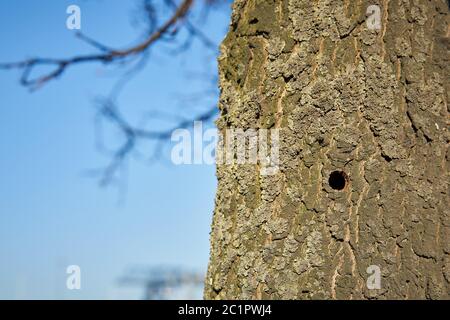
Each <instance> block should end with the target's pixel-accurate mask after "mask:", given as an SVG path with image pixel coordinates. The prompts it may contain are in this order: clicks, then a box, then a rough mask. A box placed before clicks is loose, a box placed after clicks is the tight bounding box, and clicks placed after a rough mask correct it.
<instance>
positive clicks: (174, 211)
mask: <svg viewBox="0 0 450 320" xmlns="http://www.w3.org/2000/svg"><path fill="white" fill-rule="evenodd" d="M138 3H139V0H136V1H120V0H109V1H52V0H46V1H24V0H16V1H1V2H0V26H1V27H0V43H1V44H2V49H1V50H0V61H1V62H9V61H16V60H20V59H23V58H26V57H30V56H50V57H65V56H71V55H73V54H76V53H88V52H92V51H93V49H91V48H89V46H87V45H86V44H84V43H82V42H81V41H80V40H77V39H76V38H75V36H74V32H73V31H71V30H68V29H67V28H66V26H65V23H66V18H67V16H68V15H67V14H66V8H67V6H69V5H71V4H77V5H79V6H80V8H81V12H82V30H81V31H82V32H83V33H85V34H87V35H89V36H90V37H92V38H95V39H100V40H101V41H102V42H103V43H107V44H109V45H111V46H116V47H120V46H124V45H127V44H130V43H133V41H134V40H136V39H139V35H141V31H142V28H141V29H140V28H138V27H136V26H134V25H133V23H131V22H132V21H133V17H135V16H136V8H137V4H138ZM228 20H229V12H228V9H226V8H224V9H222V10H219V11H212V13H211V16H210V18H209V20H208V21H207V22H206V25H205V29H206V30H207V31H208V35H209V36H210V37H211V38H213V39H214V40H215V41H216V42H220V40H221V39H222V38H223V36H224V35H225V32H226V30H227V26H228ZM197 72H207V73H208V74H210V75H214V74H215V72H216V66H215V61H214V53H211V52H208V51H207V50H206V49H205V48H203V47H201V46H199V45H195V46H194V47H193V49H192V50H191V51H189V52H188V53H186V54H185V55H183V56H177V57H174V56H168V55H167V54H166V53H164V52H163V51H161V50H158V48H155V50H154V51H153V52H152V55H151V57H150V63H149V65H148V67H147V68H146V69H145V70H144V71H143V72H142V73H140V74H139V75H138V76H137V77H136V78H135V80H134V81H133V82H132V83H130V85H129V86H128V87H127V88H126V89H125V91H124V92H123V94H122V95H121V97H120V101H119V102H120V105H121V106H122V107H126V108H127V109H126V113H125V114H126V115H127V116H128V117H129V119H130V121H135V120H138V119H139V117H141V116H142V114H143V113H144V112H145V111H146V110H149V109H161V108H164V110H168V111H174V112H180V113H185V114H191V113H192V112H193V113H194V114H195V112H197V111H201V110H204V108H207V107H209V105H208V104H211V103H213V101H214V99H215V97H214V96H209V97H206V99H200V100H197V101H196V102H194V103H191V104H189V105H183V103H181V102H180V101H182V100H180V97H183V96H185V95H189V94H193V93H201V92H203V91H204V90H205V89H209V88H210V87H211V83H208V82H207V81H205V80H204V79H202V78H200V77H198V76H196V74H197ZM117 74H119V73H118V72H117V71H114V68H112V69H111V68H105V67H104V66H102V65H98V64H90V65H79V66H76V67H73V68H70V69H69V70H68V71H67V72H66V73H65V74H64V75H63V77H62V78H60V79H59V80H57V81H53V82H51V83H49V84H48V85H47V86H45V87H44V88H42V89H40V90H38V91H36V92H33V93H30V92H29V91H28V90H27V89H26V88H24V87H21V86H20V85H19V83H18V79H19V76H20V73H19V72H18V71H1V72H0V92H1V94H0V146H1V153H0V256H1V263H0V298H1V299H16V298H21V299H53V298H58V299H108V298H140V297H141V296H142V290H138V289H136V290H135V289H129V290H128V289H126V288H121V287H119V286H118V284H117V279H118V278H119V277H120V276H122V275H123V274H124V273H125V272H126V270H127V268H129V267H132V266H135V265H145V266H152V265H161V264H167V265H177V266H184V267H186V268H190V269H195V270H201V271H205V270H206V266H207V262H208V255H209V229H210V223H211V219H212V211H213V205H214V195H215V188H216V178H215V175H214V172H215V168H214V167H213V166H207V165H192V166H187V165H185V166H174V165H171V164H154V165H151V166H148V165H147V164H145V163H141V162H138V161H131V162H130V163H129V165H128V170H127V171H128V176H127V178H126V185H127V189H126V192H125V194H122V196H120V195H119V194H120V193H119V192H118V190H117V188H107V189H104V188H99V186H98V183H97V182H98V181H97V180H96V179H94V178H90V177H87V176H86V174H85V172H86V170H87V169H91V168H95V167H101V166H104V165H105V164H106V163H107V161H108V160H109V159H108V157H105V156H104V155H102V154H101V153H99V152H98V150H96V148H95V124H94V116H95V111H94V108H93V100H94V99H95V98H96V97H97V96H99V95H106V94H108V93H109V91H110V89H111V87H112V86H113V84H114V81H115V80H117V77H113V76H114V75H117ZM180 108H181V110H180ZM183 108H184V109H183ZM111 136H112V135H111ZM112 137H114V136H112ZM146 148H147V149H149V148H151V147H150V146H142V150H141V151H144V152H146V151H151V150H147V149H146ZM118 198H123V199H124V201H122V202H121V204H118ZM71 264H76V265H79V266H80V267H81V270H82V289H81V290H79V291H69V290H67V289H66V288H65V281H66V274H65V271H66V267H67V266H68V265H71Z"/></svg>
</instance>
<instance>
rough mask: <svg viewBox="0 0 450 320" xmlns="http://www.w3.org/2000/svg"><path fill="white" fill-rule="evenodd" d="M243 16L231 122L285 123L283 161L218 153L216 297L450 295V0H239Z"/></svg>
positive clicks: (224, 57)
mask: <svg viewBox="0 0 450 320" xmlns="http://www.w3.org/2000/svg"><path fill="white" fill-rule="evenodd" d="M369 5H378V6H379V7H380V8H381V18H382V20H381V29H380V30H369V28H368V27H367V25H366V9H367V7H368V6H369ZM231 20H232V21H231V25H230V30H229V33H228V35H227V37H226V39H225V40H224V42H223V44H222V46H221V56H220V58H219V71H220V86H221V97H220V102H219V108H220V111H221V115H220V118H219V120H218V121H217V125H218V128H219V130H221V131H224V130H225V129H227V128H241V129H244V130H246V129H250V128H254V129H259V128H263V129H271V128H279V129H280V143H281V145H280V171H279V172H278V173H277V174H275V175H272V176H263V175H260V171H259V168H258V165H254V164H249V165H237V164H235V165H226V164H223V165H222V164H221V165H218V167H217V178H218V190H217V196H216V208H215V211H214V217H213V223H212V232H211V257H210V263H209V267H208V273H207V278H206V286H205V298H207V299H225V298H226V299H237V298H241V299H330V298H335V299H369V298H370V299H372V298H376V299H386V298H393V299H407V298H410V299H412V298H418V299H442V298H447V299H448V298H449V297H450V239H449V232H450V219H449V217H450V211H449V196H448V181H449V179H448V167H449V161H448V160H449V152H448V148H447V146H448V143H449V140H450V134H449V131H448V111H449V96H448V92H449V90H448V89H449V74H450V73H449V68H450V67H449V66H450V63H449V43H450V39H449V35H450V31H449V30H450V29H449V24H448V23H449V9H448V6H447V3H446V1H444V0H436V1H425V0H411V1H407V0H398V1H397V0H395V1H394V0H371V1H365V0H358V1H350V0H318V1H310V0H235V2H234V9H233V14H232V19H231ZM335 170H341V171H343V172H345V174H346V175H347V176H348V183H347V185H346V187H345V188H344V189H343V190H334V189H333V188H332V187H330V185H329V181H328V179H329V175H330V173H331V172H333V171H335ZM370 265H376V266H378V267H379V268H380V270H381V276H382V279H381V288H380V289H369V288H368V287H367V286H366V280H367V278H368V277H369V274H367V272H366V270H367V268H368V267H369V266H370Z"/></svg>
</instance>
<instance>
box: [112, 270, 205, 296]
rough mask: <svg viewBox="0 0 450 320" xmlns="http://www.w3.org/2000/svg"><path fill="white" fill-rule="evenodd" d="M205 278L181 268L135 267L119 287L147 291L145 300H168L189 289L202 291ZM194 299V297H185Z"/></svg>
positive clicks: (120, 282) (121, 279) (122, 279)
mask: <svg viewBox="0 0 450 320" xmlns="http://www.w3.org/2000/svg"><path fill="white" fill-rule="evenodd" d="M204 279H205V276H204V274H202V273H199V272H194V271H188V270H184V269H182V268H179V267H165V266H158V267H133V268H131V269H130V270H128V271H127V272H126V274H125V275H124V276H122V277H120V278H119V280H118V284H119V286H140V287H144V289H145V295H144V299H145V300H168V299H171V298H174V296H173V295H174V292H176V291H177V290H178V291H182V290H183V289H189V290H190V292H191V293H192V292H193V291H195V290H197V291H201V290H202V289H203V282H204ZM183 298H184V299H192V298H193V297H192V296H190V297H183Z"/></svg>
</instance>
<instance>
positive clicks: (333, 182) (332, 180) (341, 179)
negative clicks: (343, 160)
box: [328, 171, 348, 190]
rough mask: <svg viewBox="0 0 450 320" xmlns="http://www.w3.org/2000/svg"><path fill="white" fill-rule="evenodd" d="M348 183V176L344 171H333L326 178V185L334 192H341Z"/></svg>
mask: <svg viewBox="0 0 450 320" xmlns="http://www.w3.org/2000/svg"><path fill="white" fill-rule="evenodd" d="M347 182H348V176H347V174H346V173H345V172H344V171H333V172H332V173H331V174H330V177H329V178H328V184H329V185H330V187H331V188H333V189H334V190H342V189H344V188H345V186H346V185H347Z"/></svg>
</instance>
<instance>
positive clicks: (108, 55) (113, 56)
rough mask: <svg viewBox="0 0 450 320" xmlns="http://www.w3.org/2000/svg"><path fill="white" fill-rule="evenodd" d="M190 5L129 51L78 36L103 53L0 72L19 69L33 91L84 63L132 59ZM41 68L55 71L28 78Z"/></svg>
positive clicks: (14, 65)
mask: <svg viewBox="0 0 450 320" xmlns="http://www.w3.org/2000/svg"><path fill="white" fill-rule="evenodd" d="M193 2H194V0H184V1H183V2H182V4H181V5H180V6H179V7H178V8H177V9H176V10H175V12H174V14H173V15H172V16H171V17H170V18H169V19H168V20H167V21H166V22H165V23H164V24H163V25H162V26H161V27H160V28H158V29H157V30H156V31H155V32H153V33H151V34H150V36H149V37H148V38H147V39H146V40H144V41H143V42H142V43H140V44H138V45H136V46H133V47H131V48H128V49H124V50H114V49H111V48H108V47H106V46H104V45H102V44H100V43H98V42H96V41H94V40H92V39H90V38H88V37H86V36H84V35H80V34H78V37H80V38H81V39H82V40H84V41H86V42H88V43H89V44H91V45H93V46H94V47H96V48H97V49H99V50H101V51H102V53H100V54H88V55H81V56H75V57H72V58H68V59H47V58H33V59H28V60H25V61H21V62H15V63H1V64H0V69H22V70H23V73H22V77H21V80H20V82H21V84H22V85H24V86H26V87H29V88H30V89H32V90H35V89H39V88H40V87H41V86H43V85H44V84H46V83H47V82H49V81H50V80H54V79H56V78H58V77H59V76H60V75H61V74H63V73H64V71H66V69H67V68H68V67H69V66H72V65H75V64H79V63H86V62H101V63H105V64H108V63H111V62H115V61H119V60H123V59H125V58H127V57H130V56H134V55H136V54H139V53H141V52H143V51H145V50H147V49H148V48H149V47H150V46H151V45H152V44H153V43H154V42H156V41H157V40H159V39H160V38H161V37H163V36H164V35H165V34H167V33H169V31H170V29H171V28H172V27H175V26H176V24H177V22H179V21H180V20H182V19H183V18H184V17H185V16H186V15H187V14H188V12H189V10H190V8H191V6H192V4H193ZM40 65H53V66H54V67H55V69H54V70H53V71H51V72H49V73H46V74H44V75H42V76H39V77H37V78H30V74H31V72H32V71H33V69H34V68H35V67H37V66H40Z"/></svg>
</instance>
